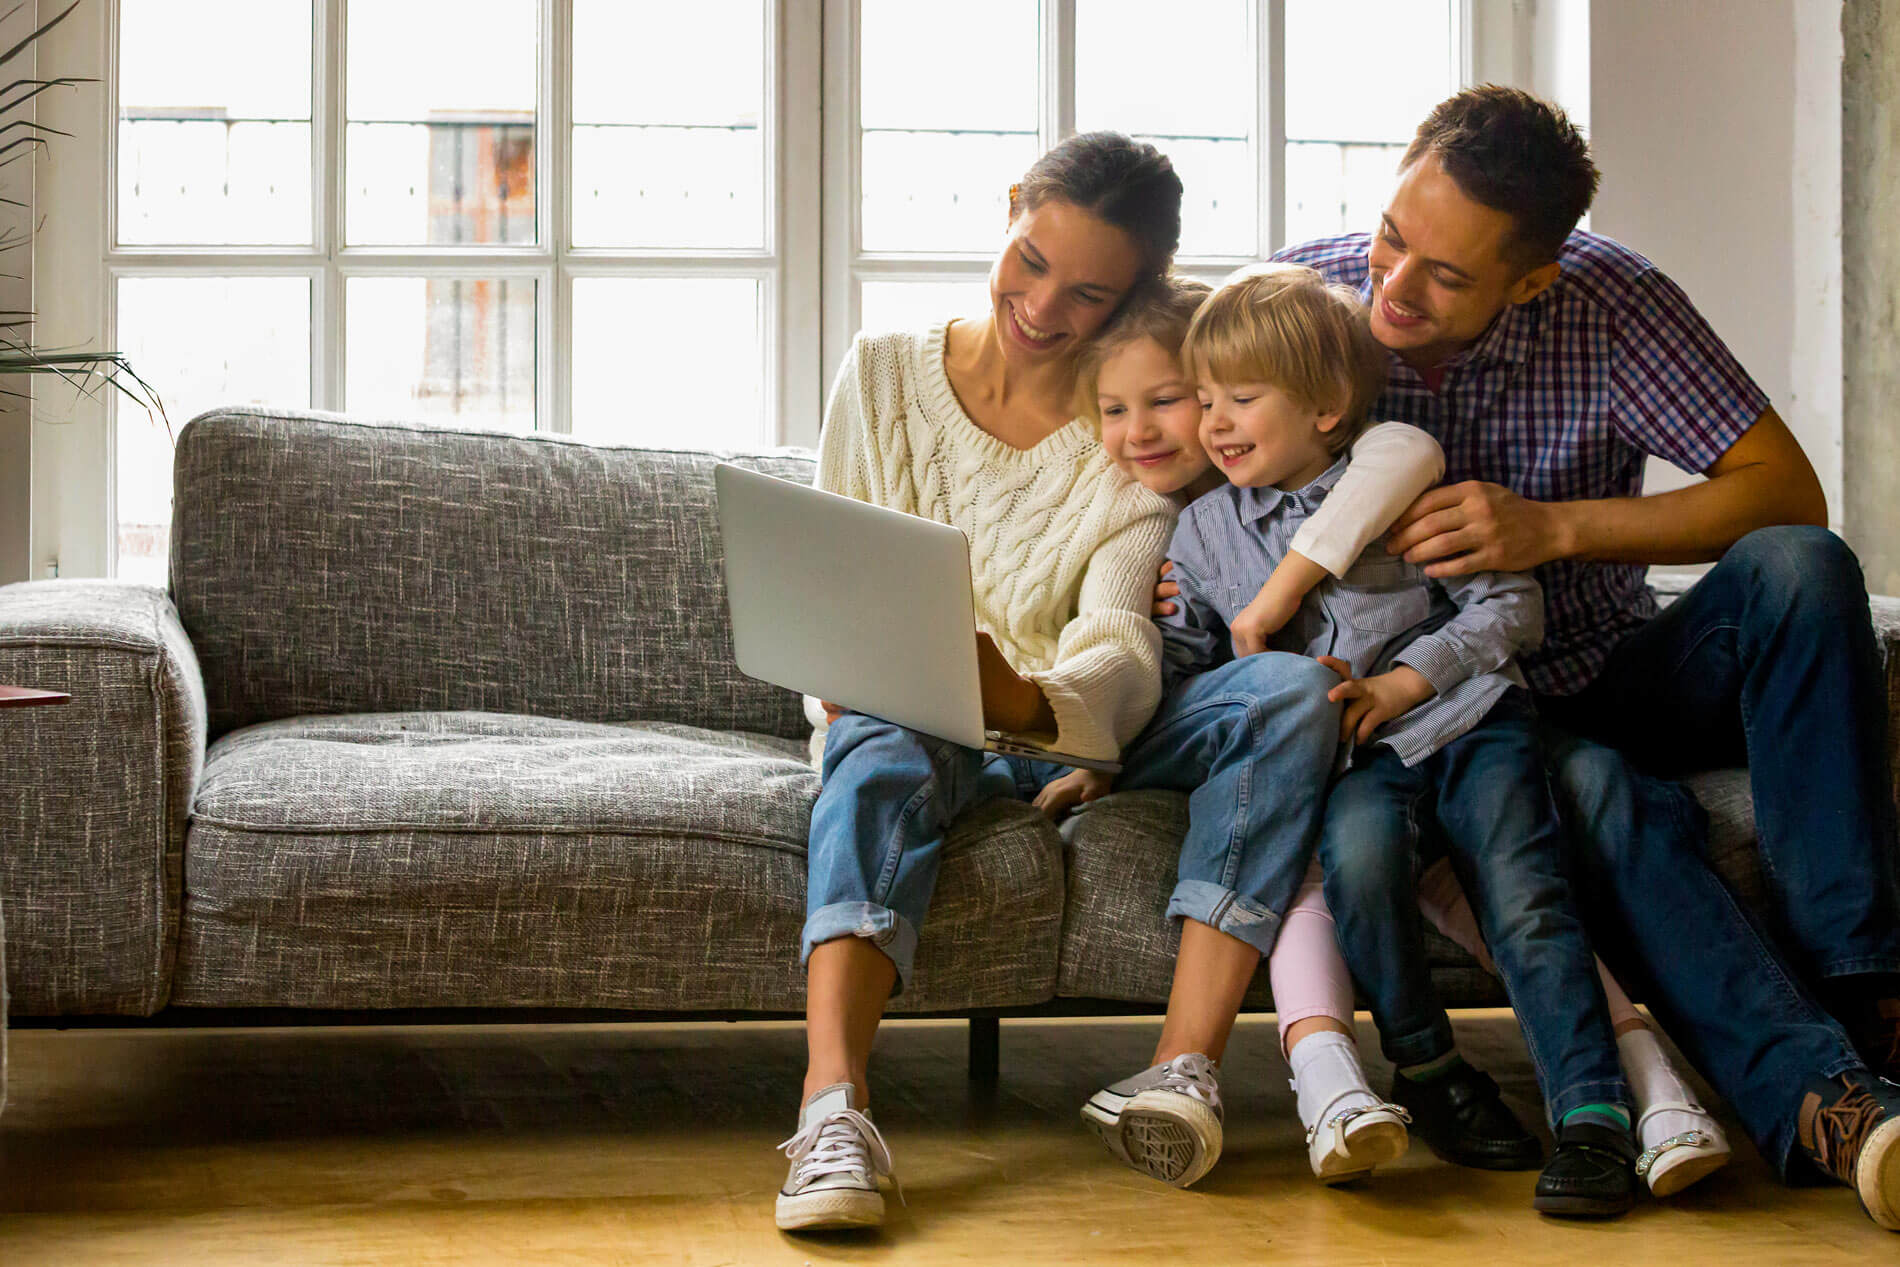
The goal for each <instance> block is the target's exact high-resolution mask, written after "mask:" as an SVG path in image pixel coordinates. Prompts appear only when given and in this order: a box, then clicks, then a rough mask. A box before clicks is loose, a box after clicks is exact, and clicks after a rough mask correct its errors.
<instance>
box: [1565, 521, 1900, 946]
mask: <svg viewBox="0 0 1900 1267" xmlns="http://www.w3.org/2000/svg"><path fill="white" fill-rule="evenodd" d="M1539 707H1540V708H1541V709H1542V711H1543V713H1544V715H1545V716H1546V717H1548V718H1550V719H1551V720H1552V721H1554V722H1556V723H1557V724H1558V725H1560V726H1563V727H1564V728H1566V729H1568V730H1571V731H1573V732H1575V733H1577V734H1580V735H1583V736H1585V737H1587V738H1590V739H1594V740H1597V741H1598V742H1600V743H1605V744H1609V745H1611V746H1613V747H1616V748H1619V749H1621V750H1622V751H1623V752H1625V753H1628V754H1629V756H1630V757H1631V758H1633V759H1634V760H1635V762H1636V764H1637V765H1638V766H1640V767H1642V768H1643V769H1644V770H1645V771H1646V772H1649V773H1652V774H1661V775H1672V776H1673V775H1679V774H1687V773H1692V772H1694V771H1697V770H1706V769H1713V768H1716V767H1721V766H1737V765H1743V764H1746V765H1747V766H1748V768H1749V777H1750V780H1751V782H1752V783H1753V786H1754V793H1755V822H1756V826H1757V829H1758V831H1759V833H1760V837H1761V855H1762V867H1763V872H1764V875H1765V878H1766V880H1767V884H1768V889H1769V892H1770V894H1771V897H1772V903H1773V910H1774V917H1773V918H1774V921H1775V924H1776V931H1777V932H1778V933H1781V934H1783V938H1782V939H1783V941H1784V943H1785V944H1786V946H1787V949H1788V952H1789V954H1790V956H1791V957H1792V958H1793V959H1794V961H1795V963H1796V965H1797V966H1798V967H1800V969H1801V970H1802V973H1803V975H1804V976H1805V977H1806V979H1807V980H1808V981H1809V982H1814V983H1818V982H1820V981H1823V980H1826V979H1827V978H1830V977H1841V976H1849V975H1853V974H1858V973H1873V972H1880V973H1886V972H1896V971H1900V919H1897V917H1896V912H1900V891H1897V890H1896V887H1895V878H1894V850H1895V843H1894V807H1893V786H1892V777H1891V774H1890V772H1889V770H1888V769H1887V765H1886V742H1887V708H1886V695H1885V686H1884V683H1883V680H1882V677H1881V667H1880V655H1879V650H1878V646H1877V644H1876V642H1875V639H1874V632H1873V625H1872V622H1871V621H1870V620H1869V619H1868V614H1867V589H1866V583H1865V581H1864V580H1863V579H1862V576H1861V570H1860V562H1859V560H1857V559H1856V558H1855V557H1854V555H1853V552H1852V551H1851V550H1849V549H1848V548H1847V546H1846V544H1845V543H1844V542H1842V541H1841V539H1840V538H1839V537H1837V536H1835V535H1834V534H1833V533H1831V532H1828V531H1827V530H1826V529H1823V528H1805V527H1788V528H1765V529H1762V530H1760V531H1758V532H1752V533H1750V534H1749V535H1748V536H1746V537H1743V538H1742V539H1741V540H1740V541H1738V542H1736V544H1735V545H1734V546H1733V547H1732V548H1731V549H1730V550H1729V552H1728V553H1727V554H1726V555H1724V556H1723V558H1722V561H1721V562H1720V563H1718V564H1716V566H1715V567H1714V568H1713V569H1711V570H1710V572H1709V573H1708V575H1706V576H1704V577H1703V578H1702V579H1701V580H1700V581H1698V582H1697V583H1696V585H1695V587H1694V588H1693V589H1691V590H1689V592H1688V593H1686V594H1684V595H1683V596H1682V597H1681V598H1679V599H1677V600H1676V601H1675V602H1674V603H1672V604H1670V605H1669V606H1668V607H1666V608H1664V609H1663V610H1662V612H1661V613H1660V614H1659V615H1657V616H1656V617H1655V619H1653V620H1651V621H1650V622H1649V623H1648V624H1647V625H1645V626H1644V627H1643V628H1642V629H1640V630H1638V631H1637V632H1636V633H1635V634H1633V635H1631V636H1630V637H1629V638H1627V639H1625V640H1624V641H1623V642H1622V643H1621V644H1619V645H1618V646H1617V648H1616V650H1615V651H1614V652H1613V653H1611V656H1610V659H1609V662H1608V663H1607V664H1606V665H1605V666H1604V669H1603V672H1602V673H1601V674H1599V675H1598V676H1597V678H1596V680H1595V681H1593V682H1592V683H1591V684H1590V685H1589V686H1588V687H1586V688H1585V689H1584V690H1583V691H1582V692H1580V693H1578V694H1577V695H1574V696H1569V697H1566V698H1546V699H1542V700H1540V701H1539Z"/></svg>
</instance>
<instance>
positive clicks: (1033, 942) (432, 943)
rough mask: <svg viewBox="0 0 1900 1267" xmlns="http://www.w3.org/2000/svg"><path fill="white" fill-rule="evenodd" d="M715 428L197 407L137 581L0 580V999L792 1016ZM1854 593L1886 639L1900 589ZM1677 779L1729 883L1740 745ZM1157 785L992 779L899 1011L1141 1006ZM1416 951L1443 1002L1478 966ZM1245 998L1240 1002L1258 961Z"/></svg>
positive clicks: (767, 463)
mask: <svg viewBox="0 0 1900 1267" xmlns="http://www.w3.org/2000/svg"><path fill="white" fill-rule="evenodd" d="M721 456H723V457H724V458H726V459H727V460H731V461H736V462H740V463H742V464H745V465H748V466H751V467H754V468H756V469H759V470H763V471H767V472H769V473H772V474H775V475H780V476H784V477H787V478H792V479H799V480H809V479H810V477H811V473H812V460H811V457H810V455H809V454H806V453H802V452H796V451H777V452H769V453H755V454H745V455H731V454H727V455H721ZM717 460H719V458H718V457H715V456H714V455H711V454H705V453H694V452H673V451H657V450H641V449H624V448H600V447H593V446H589V445H584V444H579V443H574V442H570V441H564V440H560V439H555V438H550V437H544V436H535V437H520V438H518V437H509V436H497V435H487V434H469V433H461V432H453V431H443V430H435V429H427V428H417V427H408V426H396V425H365V424H363V423H359V422H353V421H349V420H346V419H343V418H339V417H334V416H327V415H318V414H283V413H269V412H263V411H258V410H247V409H233V410H220V411H216V412H213V413H209V414H206V415H203V416H201V417H199V418H197V419H195V420H194V421H192V422H191V423H190V424H189V425H188V426H187V427H185V428H184V430H183V432H182V433H181V434H180V436H179V440H178V450H177V462H176V483H175V491H176V498H175V522H174V529H173V532H174V536H173V544H172V565H171V578H172V580H171V588H170V592H169V594H168V593H165V592H161V591H159V590H156V589H152V588H147V587H141V586H136V585H127V584H117V583H110V582H97V581H49V582H33V583H27V584H20V585H12V586H7V587H5V588H0V681H6V682H21V683H30V684H32V685H35V686H41V687H51V688H58V689H61V690H66V691H70V692H72V694H73V697H74V698H73V701H72V703H71V704H70V705H68V706H66V707H63V708H57V709H34V710H19V711H17V712H15V713H14V714H13V715H11V716H3V717H0V727H4V736H3V744H4V746H3V747H0V752H3V753H4V755H3V756H0V918H4V920H5V952H6V955H5V963H6V973H7V982H8V984H9V986H10V991H11V999H12V1003H11V1006H12V1010H13V1013H14V1014H15V1016H16V1017H57V1018H73V1017H79V1016H110V1017H124V1018H131V1017H151V1016H155V1015H162V1016H165V1017H168V1018H175V1019H188V1018H190V1017H192V1016H198V1017H204V1016H207V1015H208V1016H211V1017H214V1018H219V1019H222V1018H225V1017H228V1016H230V1015H232V1010H233V1009H294V1010H295V1011H294V1012H275V1013H274V1015H277V1016H280V1017H282V1016H295V1015H312V1016H315V1015H333V1014H334V1013H336V1012H338V1011H343V1012H349V1013H365V1012H367V1013H384V1012H388V1011H390V1010H397V1011H399V1012H401V1013H402V1014H403V1015H405V1016H409V1017H413V1013H414V1012H415V1011H416V1010H418V1009H470V1008H476V1009H537V1010H540V1011H537V1014H545V1010H547V1009H563V1010H564V1009H608V1010H612V1011H614V1012H618V1013H625V1014H628V1015H639V1014H656V1013H658V1014H671V1015H677V1014H681V1013H730V1014H769V1013H787V1012H797V1011H798V1010H800V1009H801V1008H802V1006H803V1002H804V998H803V981H802V974H801V972H800V970H799V966H798V944H799V928H800V925H801V923H802V921H803V914H804V875H805V863H804V851H805V835H806V828H807V823H808V819H809V813H810V808H811V803H812V800H813V798H814V797H815V796H816V794H817V790H818V779H817V776H816V774H815V773H814V772H813V771H812V769H811V768H810V766H809V765H808V764H807V763H806V761H805V757H804V752H805V741H806V737H807V727H806V724H805V721H804V718H803V716H802V713H801V711H800V708H799V701H798V700H797V699H796V698H795V697H794V696H793V695H791V694H790V693H788V692H785V691H782V690H778V689H776V688H773V687H770V686H766V685H764V684H762V683H759V682H756V681H753V680H751V679H749V678H747V677H745V676H744V675H743V674H741V673H740V672H739V671H738V670H737V669H736V668H735V667H734V665H733V664H732V661H731V654H730V645H729V638H728V634H727V623H726V613H725V598H724V590H723V580H722V569H721V551H720V546H719V540H718V533H717V525H716V520H715V517H714V514H713V493H712V468H713V465H714V463H715V462H716V461H717ZM1876 608H1877V612H1876V615H1877V620H1878V622H1879V624H1880V626H1881V630H1882V634H1883V639H1884V642H1885V645H1886V646H1887V647H1889V648H1891V647H1892V646H1893V645H1894V644H1895V643H1896V642H1897V641H1900V603H1896V602H1893V601H1891V600H1878V601H1877V603H1876ZM1888 681H1889V690H1890V692H1895V693H1900V658H1894V657H1891V656H1890V673H1889V679H1888ZM1895 702H1896V703H1900V699H1896V700H1895ZM1896 711H1897V712H1900V709H1896ZM1695 787H1696V791H1697V793H1698V795H1700V796H1701V797H1702V799H1703V800H1704V801H1705V803H1706V804H1707V805H1708V806H1709V808H1710V810H1711V812H1712V816H1713V820H1714V824H1715V826H1714V840H1713V843H1712V854H1713V856H1714V859H1715V861H1716V863H1717V865H1718V867H1719V868H1720V869H1721V870H1722V871H1723V873H1724V874H1725V875H1727V876H1728V877H1729V879H1730V880H1731V882H1732V883H1733V884H1734V885H1735V886H1736V888H1737V889H1738V891H1739V892H1741V893H1742V894H1743V895H1744V897H1745V898H1748V899H1751V900H1756V901H1758V900H1759V896H1760V883H1759V877H1758V874H1757V872H1756V868H1755V865H1754V856H1755V855H1754V851H1753V849H1752V839H1753V824H1752V815H1751V811H1750V806H1749V797H1748V790H1747V782H1746V776H1745V773H1744V772H1741V771H1727V772H1720V773H1716V774H1711V775H1708V776H1704V777H1702V778H1700V779H1698V780H1696V783H1695ZM1184 820H1185V800H1184V798H1182V797H1178V796H1173V795H1165V794H1158V793H1134V794H1126V795H1118V796H1115V797H1112V798H1110V799H1109V800H1106V801H1103V802H1101V803H1099V804H1098V805H1096V806H1095V807H1093V808H1091V809H1090V810H1088V811H1087V812H1086V813H1084V814H1082V815H1081V816H1079V817H1078V818H1077V819H1076V820H1074V823H1073V826H1072V828H1071V829H1070V830H1068V831H1067V832H1064V833H1058V831H1057V830H1056V829H1055V827H1053V826H1052V825H1051V824H1050V823H1049V822H1047V821H1046V820H1045V819H1044V818H1043V817H1042V816H1041V815H1040V814H1039V813H1037V812H1036V811H1035V810H1033V809H1031V808H1030V807H1028V806H1026V805H1020V804H1012V803H1004V802H998V803H993V804H989V805H986V806H984V807H982V808H980V809H978V810H976V811H974V812H972V813H970V814H969V815H968V816H966V817H965V818H964V819H963V820H962V821H961V822H959V823H958V824H957V826H956V829H955V831H954V832H953V834H952V837H951V839H950V842H949V847H948V849H947V852H946V855H945V859H944V865H943V870H942V875H941V880H940V883H939V886H938V891H937V896H936V899H935V902H934V905H933V907H932V911H931V917H930V921H929V923H928V925H927V926H926V928H925V930H924V933H923V937H922V941H921V945H920V947H919V954H918V962H917V972H916V978H915V983H914V986H913V988H912V989H910V990H909V991H907V992H906V993H905V994H904V995H903V996H902V997H900V998H898V999H897V1000H895V1002H894V1010H895V1011H896V1012H898V1013H939V1014H942V1013H951V1014H977V1015H988V1016H994V1015H996V1014H998V1013H999V1012H1000V1013H1011V1012H1019V1011H1031V1012H1035V1011H1049V1010H1064V1009H1068V1010H1084V1009H1100V1008H1113V1009H1126V1010H1145V1009H1147V1008H1151V1007H1152V1006H1153V1005H1157V1004H1160V1003H1162V1002H1164V1001H1165V999H1166V996H1167V990H1168V978H1169V970H1170V963H1171V957H1172V949H1173V942H1174V937H1175V933H1174V931H1173V930H1172V929H1171V928H1170V926H1169V925H1168V923H1167V921H1166V920H1165V919H1164V918H1163V908H1164V906H1165V903H1166V899H1167V894H1168V891H1169V889H1170V887H1171V885H1172V876H1173V867H1174V853H1175V851H1176V849H1177V847H1178V842H1179V839H1180V834H1181V831H1182V827H1183V824H1184ZM1434 954H1435V956H1436V957H1437V958H1436V961H1435V964H1436V972H1437V974H1438V977H1439V980H1440V983H1441V985H1442V986H1443V988H1444V990H1445V993H1446V997H1447V1000H1448V1001H1449V1002H1452V1003H1454V1004H1458V1005H1473V1004H1488V1003H1495V1002H1499V1001H1501V998H1502V996H1501V994H1500V993H1499V991H1498V990H1497V987H1496V986H1495V984H1494V983H1493V982H1492V981H1491V979H1490V978H1489V977H1487V976H1486V975H1484V974H1483V973H1482V972H1480V971H1479V970H1478V969H1477V968H1476V967H1475V965H1473V964H1472V963H1471V962H1470V961H1469V960H1468V959H1466V958H1465V956H1464V955H1463V954H1462V953H1460V952H1459V951H1457V950H1456V949H1455V948H1453V947H1451V946H1450V944H1449V943H1445V942H1434ZM1250 1002H1251V1003H1253V1004H1254V1005H1257V1006H1260V1007H1267V1006H1270V1003H1271V1000H1270V998H1269V996H1268V994H1267V985H1266V974H1265V973H1261V974H1260V977H1259V980H1258V981H1257V983H1256V986H1255V988H1254V992H1253V994H1252V995H1251V996H1250ZM989 1034H990V1039H989V1041H990V1042H993V1036H994V1030H993V1028H992V1029H990V1031H989Z"/></svg>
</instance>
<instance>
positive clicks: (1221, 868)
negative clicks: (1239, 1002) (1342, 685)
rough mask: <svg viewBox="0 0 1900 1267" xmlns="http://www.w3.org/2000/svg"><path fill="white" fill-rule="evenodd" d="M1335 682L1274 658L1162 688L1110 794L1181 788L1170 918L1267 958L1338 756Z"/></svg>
mask: <svg viewBox="0 0 1900 1267" xmlns="http://www.w3.org/2000/svg"><path fill="white" fill-rule="evenodd" d="M1338 685H1339V677H1338V675H1337V674H1335V673H1334V672H1333V671H1332V670H1331V669H1328V668H1326V667H1325V666H1324V665H1322V664H1320V663H1319V662H1318V661H1317V660H1312V659H1308V658H1307V657H1306V656H1300V655H1291V654H1288V653H1285V652H1279V651H1267V652H1263V653H1261V654H1259V655H1252V656H1247V657H1246V658H1245V659H1241V660H1234V661H1231V662H1229V663H1227V664H1223V665H1221V666H1220V667H1219V668H1215V669H1210V670H1208V671H1207V672H1206V673H1201V674H1198V675H1196V676H1194V677H1191V678H1189V679H1187V680H1186V681H1184V682H1182V683H1181V684H1180V685H1178V686H1176V687H1175V688H1174V689H1173V690H1171V691H1169V692H1168V695H1167V698H1165V699H1163V700H1162V701H1161V707H1160V709H1159V710H1157V711H1156V713H1155V715H1154V719H1153V720H1152V721H1150V722H1149V723H1148V728H1147V729H1146V730H1144V731H1142V732H1141V734H1140V735H1139V736H1137V737H1136V739H1135V741H1134V743H1132V744H1130V745H1129V747H1128V751H1127V752H1126V753H1124V754H1123V756H1122V773H1121V775H1120V776H1119V777H1118V778H1117V779H1116V780H1115V790H1116V791H1118V792H1120V791H1130V790H1136V789H1141V788H1165V789H1171V790H1173V791H1178V792H1186V793H1188V794H1189V796H1188V830H1187V836H1186V838H1185V839H1184V840H1183V841H1182V842H1181V858H1180V862H1179V864H1178V866H1177V869H1176V881H1175V886H1174V893H1173V895H1172V896H1171V897H1169V899H1168V917H1169V918H1170V919H1191V920H1196V921H1198V922H1199V923H1202V924H1206V925H1207V926H1208V927H1209V928H1215V929H1219V930H1220V931H1221V932H1223V933H1226V934H1228V935H1229V936H1232V937H1236V938H1239V939H1240V940H1241V941H1244V942H1246V943H1247V944H1248V945H1250V946H1252V947H1253V948H1254V949H1256V950H1258V951H1259V952H1260V953H1261V954H1262V955H1266V954H1270V953H1272V951H1273V943H1274V939H1275V938H1277V937H1278V936H1279V934H1280V921H1281V919H1282V918H1283V917H1284V916H1285V914H1286V908H1287V907H1288V906H1289V905H1290V904H1291V903H1292V901H1293V897H1294V894H1295V893H1297V892H1298V891H1299V887H1300V882H1301V881H1302V879H1303V878H1304V877H1305V875H1306V867H1307V863H1308V862H1309V861H1310V860H1311V858H1312V855H1313V846H1314V844H1315V843H1316V841H1317V839H1318V835H1319V823H1320V815H1321V812H1322V810H1323V809H1324V806H1325V802H1326V782H1327V779H1328V777H1329V776H1330V775H1331V773H1332V766H1333V759H1334V756H1335V754H1336V753H1337V752H1338V749H1339V715H1340V706H1339V705H1338V704H1335V703H1333V702H1331V701H1330V700H1328V699H1327V698H1326V692H1328V691H1329V690H1331V689H1332V688H1333V687H1335V686H1338Z"/></svg>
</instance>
